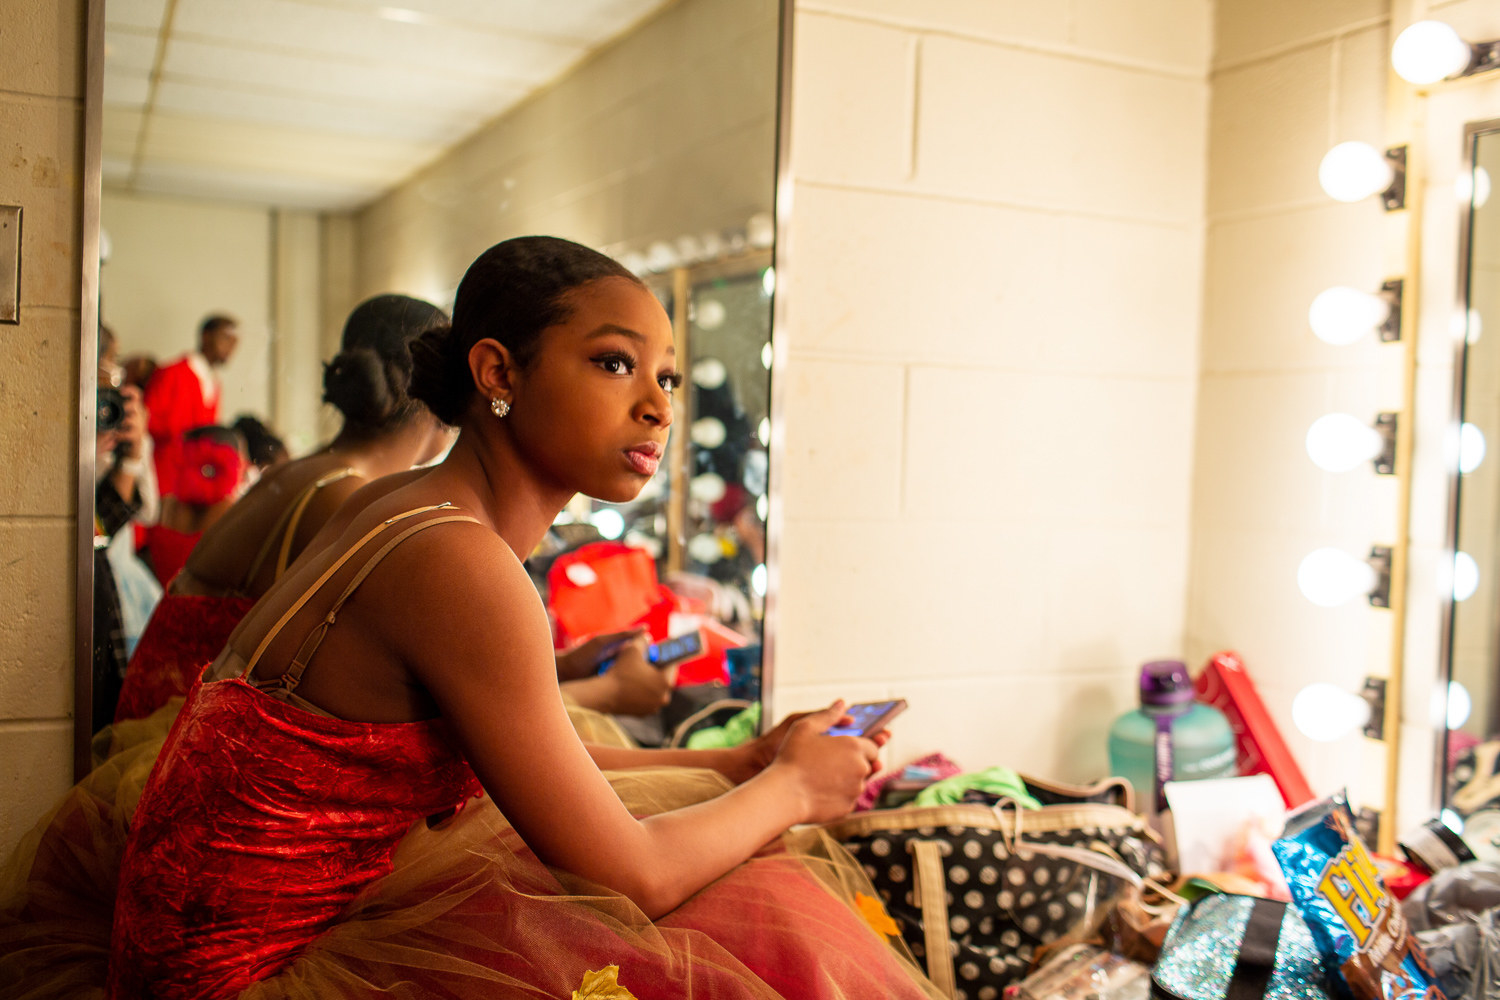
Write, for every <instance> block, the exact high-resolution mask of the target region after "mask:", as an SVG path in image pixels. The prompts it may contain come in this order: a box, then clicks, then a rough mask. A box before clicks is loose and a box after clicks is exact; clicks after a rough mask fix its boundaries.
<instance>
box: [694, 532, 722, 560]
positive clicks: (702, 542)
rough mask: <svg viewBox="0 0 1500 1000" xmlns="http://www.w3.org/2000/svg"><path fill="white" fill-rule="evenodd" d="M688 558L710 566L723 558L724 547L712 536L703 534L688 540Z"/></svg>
mask: <svg viewBox="0 0 1500 1000" xmlns="http://www.w3.org/2000/svg"><path fill="white" fill-rule="evenodd" d="M687 552H688V557H689V558H691V559H692V560H693V561H694V562H698V563H703V564H704V565H705V566H707V565H712V564H713V563H716V562H718V561H719V560H720V559H723V558H724V546H723V545H721V544H719V540H718V539H717V538H715V537H714V536H713V535H710V534H708V533H707V532H704V533H703V534H701V535H694V536H693V537H692V538H689V539H688V543H687Z"/></svg>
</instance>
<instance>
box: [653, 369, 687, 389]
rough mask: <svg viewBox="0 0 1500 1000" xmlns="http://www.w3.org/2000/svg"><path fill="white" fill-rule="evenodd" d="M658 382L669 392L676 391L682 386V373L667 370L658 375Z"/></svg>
mask: <svg viewBox="0 0 1500 1000" xmlns="http://www.w3.org/2000/svg"><path fill="white" fill-rule="evenodd" d="M656 383H657V385H660V386H661V387H662V389H664V390H665V391H667V392H668V393H671V392H676V391H677V390H678V389H680V388H682V373H681V372H666V373H664V374H662V375H658V376H656Z"/></svg>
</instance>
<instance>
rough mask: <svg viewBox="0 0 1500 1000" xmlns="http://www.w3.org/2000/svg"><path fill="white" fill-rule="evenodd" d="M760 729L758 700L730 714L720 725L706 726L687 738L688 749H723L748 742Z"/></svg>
mask: <svg viewBox="0 0 1500 1000" xmlns="http://www.w3.org/2000/svg"><path fill="white" fill-rule="evenodd" d="M759 729H760V702H756V703H755V704H753V705H751V706H750V707H749V708H747V709H745V710H744V711H742V712H739V713H737V714H736V715H734V716H732V717H731V718H730V720H729V721H728V722H726V723H724V724H723V725H722V726H707V727H705V728H703V729H699V730H698V731H696V732H694V733H693V734H691V735H690V736H688V738H687V747H688V749H689V750H723V749H727V748H729V747H737V746H739V745H740V744H742V743H749V742H750V741H751V740H753V739H754V738H755V734H756V732H757V731H759Z"/></svg>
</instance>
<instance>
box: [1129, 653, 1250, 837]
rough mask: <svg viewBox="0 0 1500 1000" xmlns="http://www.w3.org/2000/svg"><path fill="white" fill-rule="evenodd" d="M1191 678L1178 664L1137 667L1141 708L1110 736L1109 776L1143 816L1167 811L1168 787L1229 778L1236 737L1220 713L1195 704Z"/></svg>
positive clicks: (1160, 662) (1233, 771)
mask: <svg viewBox="0 0 1500 1000" xmlns="http://www.w3.org/2000/svg"><path fill="white" fill-rule="evenodd" d="M1194 695H1195V692H1194V690H1193V681H1192V678H1191V677H1189V676H1188V671H1187V666H1186V665H1185V664H1183V663H1182V662H1181V661H1180V660H1158V661H1155V662H1152V663H1148V664H1146V665H1145V666H1143V667H1141V707H1140V708H1138V709H1135V710H1134V711H1131V712H1126V713H1125V714H1124V715H1122V716H1120V717H1119V718H1118V719H1116V720H1115V724H1114V725H1113V726H1111V727H1110V730H1109V766H1110V772H1111V773H1112V774H1117V775H1120V776H1121V777H1124V778H1127V779H1129V781H1130V784H1131V785H1132V786H1133V787H1134V788H1135V796H1136V808H1137V809H1139V810H1140V811H1141V812H1143V813H1146V814H1147V815H1155V814H1158V813H1161V812H1162V811H1163V810H1165V809H1166V808H1167V802H1166V794H1165V792H1164V791H1163V790H1162V786H1164V785H1165V784H1166V783H1167V782H1168V781H1195V780H1198V779H1201V778H1232V777H1234V776H1235V775H1236V773H1237V771H1236V767H1235V748H1234V733H1233V731H1231V730H1230V728H1229V720H1228V719H1226V718H1225V717H1224V713H1223V712H1220V711H1219V710H1218V709H1217V708H1214V707H1213V706H1211V705H1203V704H1199V703H1198V702H1197V701H1195V700H1194Z"/></svg>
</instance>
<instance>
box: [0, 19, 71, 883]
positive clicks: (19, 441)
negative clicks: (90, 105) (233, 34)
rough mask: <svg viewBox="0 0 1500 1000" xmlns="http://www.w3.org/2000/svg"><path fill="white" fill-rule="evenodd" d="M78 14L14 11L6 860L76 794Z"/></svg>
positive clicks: (2, 677) (2, 105)
mask: <svg viewBox="0 0 1500 1000" xmlns="http://www.w3.org/2000/svg"><path fill="white" fill-rule="evenodd" d="M84 9H85V4H84V2H83V0H7V2H6V4H5V16H4V18H3V20H0V42H3V43H4V46H5V51H6V53H7V55H6V58H5V59H4V60H3V62H0V135H3V136H4V140H3V143H0V148H3V153H4V155H3V156H0V204H4V205H20V206H21V209H22V245H21V260H22V276H21V297H20V319H21V322H20V324H19V325H18V326H0V401H3V408H0V414H3V416H4V419H3V420H0V469H4V472H3V473H0V551H3V552H4V553H5V557H4V558H3V559H0V605H3V606H4V608H5V609H6V610H5V614H4V615H3V616H0V761H3V762H4V765H3V767H0V856H5V855H8V854H9V853H10V850H11V848H12V847H13V846H14V845H15V843H16V841H17V840H18V839H19V838H20V837H21V835H22V834H23V833H25V832H26V830H28V829H30V827H31V825H32V824H33V823H35V822H36V819H37V817H38V816H40V815H42V813H43V812H45V811H46V810H47V809H48V808H50V807H51V806H52V804H53V803H54V802H55V801H56V800H57V798H58V796H59V795H61V794H62V792H63V791H64V790H65V789H66V788H67V787H68V785H69V784H71V782H72V768H73V754H72V732H73V719H72V709H73V631H74V628H73V625H74V615H73V573H74V554H73V550H74V538H75V535H76V512H77V502H76V500H75V498H74V486H75V480H76V476H77V459H76V456H77V445H76V441H77V433H78V414H77V403H78V323H79V294H80V288H79V274H80V263H81V260H80V258H81V251H80V246H81V242H80V228H79V219H80V206H81V195H80V192H81V190H82V184H83V180H82V177H81V171H82V157H83V143H82V137H83V107H82V106H83V102H82V95H83V66H84V57H83V52H84Z"/></svg>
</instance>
